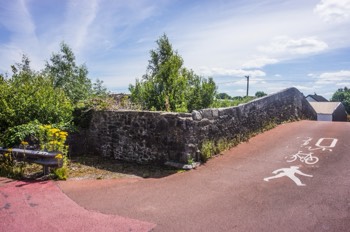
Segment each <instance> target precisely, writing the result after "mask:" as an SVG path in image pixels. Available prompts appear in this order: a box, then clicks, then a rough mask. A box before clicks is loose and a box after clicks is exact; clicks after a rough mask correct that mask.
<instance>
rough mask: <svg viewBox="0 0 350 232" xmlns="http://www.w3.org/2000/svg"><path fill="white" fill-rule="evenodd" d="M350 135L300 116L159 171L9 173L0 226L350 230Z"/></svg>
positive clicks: (0, 186) (349, 127)
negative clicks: (23, 177)
mask: <svg viewBox="0 0 350 232" xmlns="http://www.w3.org/2000/svg"><path fill="white" fill-rule="evenodd" d="M349 141H350V124H349V123H331V122H314V121H300V122H295V123H288V124H284V125H280V126H278V127H277V128H275V129H272V130H270V131H267V132H265V133H263V134H260V135H257V136H255V137H254V138H251V139H250V141H249V142H246V143H242V144H240V145H238V146H237V147H235V148H233V149H231V150H229V151H227V152H225V153H224V155H222V156H218V157H216V158H214V159H211V160H210V161H209V162H207V163H206V164H205V165H202V166H201V167H199V168H197V169H196V170H193V171H189V172H185V173H178V174H174V175H171V176H168V177H164V178H160V179H141V178H130V179H114V180H113V179H112V180H81V181H66V182H59V183H58V184H57V183H54V182H42V183H31V184H28V183H19V182H9V183H7V182H6V181H5V182H4V180H3V181H2V182H1V181H0V207H1V208H0V231H39V230H36V229H35V228H40V227H38V226H40V225H45V226H46V227H44V229H41V230H40V231H47V230H46V229H50V231H74V230H76V231H350V168H349V167H350V156H349V149H350V143H349ZM22 185H23V186H22ZM57 185H58V186H57ZM28 191H29V192H30V194H28V193H27V192H28ZM63 193H65V194H66V195H65V194H63ZM50 194H51V196H50ZM42 199H45V200H44V201H43V200H42ZM23 205H24V206H25V207H23ZM21 207H23V208H21ZM26 211H28V212H26ZM45 215H46V216H45ZM38 218H39V219H38ZM57 219H63V220H61V222H57V221H58V220H57ZM27 223H28V224H29V225H30V226H29V229H28V230H18V229H20V228H26V227H25V226H26V224H27ZM56 223H60V224H59V225H58V226H57V225H56ZM84 223H86V225H84ZM10 224H11V226H9V225H10ZM21 225H22V227H21ZM70 226H72V228H71V227H70ZM74 226H75V227H74ZM60 228H61V230H60ZM113 228H114V229H113ZM30 229H31V230H30Z"/></svg>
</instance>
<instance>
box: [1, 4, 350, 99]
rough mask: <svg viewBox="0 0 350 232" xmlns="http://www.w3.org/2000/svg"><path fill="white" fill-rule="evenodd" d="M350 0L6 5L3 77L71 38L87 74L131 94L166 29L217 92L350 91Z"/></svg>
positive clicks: (40, 60) (39, 63) (41, 60)
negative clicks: (13, 67)
mask: <svg viewBox="0 0 350 232" xmlns="http://www.w3.org/2000/svg"><path fill="white" fill-rule="evenodd" d="M349 28H350V0H307V1H305V0H284V1H283V0H259V1H252V0H231V1H225V0H206V1H205V0H201V1H199V0H193V1H190V0H157V1H154V0H128V1H122V0H85V1H82V0H81V1H80V0H11V1H8V0H0V54H1V56H0V73H5V72H10V70H11V68H10V65H12V64H14V63H16V62H19V61H20V60H21V57H22V54H26V55H27V56H28V57H29V58H30V59H31V61H32V67H33V68H34V69H36V70H40V69H42V68H44V64H45V61H46V60H48V59H49V58H50V56H51V54H52V53H53V52H57V51H59V44H60V42H61V41H65V42H66V43H67V44H68V45H69V46H70V47H71V48H72V49H73V51H74V53H75V55H76V58H77V63H78V64H83V63H85V64H86V66H87V67H88V70H89V77H90V78H91V79H93V80H95V79H96V78H99V79H101V80H103V81H104V83H105V85H106V86H107V87H108V89H109V90H111V91H113V92H127V89H128V85H129V84H133V83H135V78H141V77H142V75H143V74H144V73H145V71H146V67H147V63H148V59H149V51H150V50H151V49H153V48H155V46H156V44H155V41H156V40H157V39H158V38H159V37H160V36H161V35H162V34H163V33H166V34H167V35H168V37H169V39H170V41H171V43H172V44H173V47H174V48H175V49H176V50H177V51H178V53H179V54H180V55H181V56H182V57H183V59H184V62H185V66H186V67H187V68H190V69H193V70H194V71H195V72H196V73H197V74H200V75H203V76H211V77H213V78H214V80H215V81H216V83H217V84H218V86H219V92H226V93H228V94H230V95H233V96H237V95H245V92H246V80H245V78H244V76H245V75H250V76H251V78H250V79H251V81H250V95H253V94H254V93H255V92H256V91H264V92H266V93H273V92H276V91H279V90H282V89H284V88H287V87H291V86H295V87H297V88H298V89H299V90H300V91H301V92H303V93H304V94H305V95H308V94H313V93H314V92H316V93H317V94H320V95H324V96H325V97H326V98H330V97H331V95H332V93H334V92H335V91H336V90H337V89H338V88H341V87H344V86H347V87H350V39H349V38H350V30H349Z"/></svg>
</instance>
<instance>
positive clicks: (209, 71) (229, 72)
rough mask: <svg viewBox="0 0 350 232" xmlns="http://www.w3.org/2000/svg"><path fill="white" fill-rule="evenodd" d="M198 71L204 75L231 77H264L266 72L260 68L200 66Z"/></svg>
mask: <svg viewBox="0 0 350 232" xmlns="http://www.w3.org/2000/svg"><path fill="white" fill-rule="evenodd" d="M199 73H200V74H201V75H204V76H233V77H244V76H248V75H249V76H251V77H264V76H266V73H265V72H263V71H261V70H244V69H225V68H208V67H200V68H199Z"/></svg>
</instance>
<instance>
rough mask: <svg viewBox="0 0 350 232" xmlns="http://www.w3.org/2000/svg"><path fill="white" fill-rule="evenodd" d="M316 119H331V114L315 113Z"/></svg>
mask: <svg viewBox="0 0 350 232" xmlns="http://www.w3.org/2000/svg"><path fill="white" fill-rule="evenodd" d="M317 121H330V122H331V121H333V116H332V115H331V114H317Z"/></svg>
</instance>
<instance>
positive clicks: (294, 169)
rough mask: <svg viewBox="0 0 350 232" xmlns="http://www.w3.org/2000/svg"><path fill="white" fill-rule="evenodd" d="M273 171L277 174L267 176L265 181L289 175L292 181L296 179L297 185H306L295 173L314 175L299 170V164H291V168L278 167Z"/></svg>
mask: <svg viewBox="0 0 350 232" xmlns="http://www.w3.org/2000/svg"><path fill="white" fill-rule="evenodd" d="M272 173H273V174H275V176H271V177H266V178H264V181H269V180H272V179H276V178H280V177H284V176H287V177H289V178H290V179H291V180H292V181H294V183H295V184H296V185H298V186H305V184H303V183H301V181H300V180H299V178H298V177H296V176H295V174H299V175H302V176H307V177H312V175H308V174H305V173H303V172H301V171H300V170H299V167H298V166H291V167H290V168H281V169H277V170H275V171H273V172H272Z"/></svg>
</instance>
